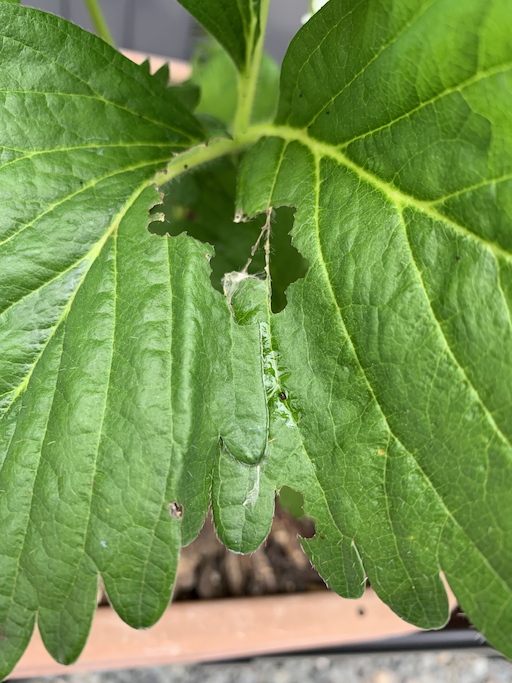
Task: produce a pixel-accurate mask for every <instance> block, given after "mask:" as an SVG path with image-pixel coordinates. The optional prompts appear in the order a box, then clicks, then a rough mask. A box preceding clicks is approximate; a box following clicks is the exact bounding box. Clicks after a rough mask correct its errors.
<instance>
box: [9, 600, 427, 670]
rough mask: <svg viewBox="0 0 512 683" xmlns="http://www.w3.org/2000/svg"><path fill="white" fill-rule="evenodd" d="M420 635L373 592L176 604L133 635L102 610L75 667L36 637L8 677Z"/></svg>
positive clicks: (140, 665) (220, 656) (113, 615)
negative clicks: (57, 659)
mask: <svg viewBox="0 0 512 683" xmlns="http://www.w3.org/2000/svg"><path fill="white" fill-rule="evenodd" d="M416 630H417V629H416V628H415V627H414V626H411V625H410V624H407V623H406V622H404V621H402V620H401V619H400V618H399V617H397V616H396V615H395V614H394V613H393V612H391V610H390V609H389V608H388V607H386V606H385V605H384V604H383V603H382V602H381V601H380V600H379V599H378V598H377V596H376V595H375V593H374V592H373V591H371V590H368V591H366V593H365V595H364V596H363V597H362V598H361V599H360V600H345V599H343V598H340V597H338V596H337V595H334V594H333V593H331V592H325V593H324V592H321V593H304V594H301V595H279V596H269V597H260V598H236V599H230V600H210V601H199V600H198V601H190V602H182V603H175V604H173V605H171V607H170V608H169V609H168V610H167V611H166V612H165V614H164V616H163V617H162V619H161V620H160V621H159V623H158V624H157V625H156V626H154V627H153V628H152V629H149V630H147V631H135V630H133V629H131V628H130V627H129V626H127V625H126V624H124V623H123V622H122V621H121V620H120V619H119V617H118V616H117V615H116V614H115V613H114V611H113V610H112V609H111V608H109V607H103V608H100V609H99V610H98V612H97V614H96V617H95V619H94V623H93V627H92V631H91V635H90V638H89V641H88V643H87V645H86V647H85V650H84V652H83V653H82V655H81V657H80V659H79V660H78V662H77V663H76V664H74V665H72V666H70V667H63V666H61V665H59V664H57V663H56V662H54V661H53V660H52V658H51V657H50V655H48V653H47V652H46V650H45V649H44V645H43V643H42V641H41V639H40V637H39V634H37V633H36V634H35V635H34V637H33V639H32V642H31V644H30V646H29V648H28V650H27V651H26V653H25V655H24V656H23V658H22V660H21V661H20V663H19V664H18V666H17V667H16V669H15V671H14V673H13V674H12V676H11V677H10V678H28V677H31V676H43V675H51V674H62V673H74V672H78V671H94V670H109V669H124V668H135V667H144V666H158V665H164V664H172V663H177V662H180V663H183V662H201V661H215V660H222V659H234V658H243V657H250V656H255V655H263V654H272V653H279V652H293V651H302V650H306V649H315V648H324V647H333V646H337V645H348V644H351V643H360V642H362V641H371V640H376V639H382V638H390V637H393V636H398V635H405V634H408V633H413V632H415V631H416Z"/></svg>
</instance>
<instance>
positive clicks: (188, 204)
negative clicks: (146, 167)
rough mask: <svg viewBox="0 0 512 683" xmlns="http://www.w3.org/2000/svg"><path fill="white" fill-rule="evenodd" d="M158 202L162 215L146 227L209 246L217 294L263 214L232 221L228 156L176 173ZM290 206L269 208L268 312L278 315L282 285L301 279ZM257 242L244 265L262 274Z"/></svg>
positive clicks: (232, 173)
mask: <svg viewBox="0 0 512 683" xmlns="http://www.w3.org/2000/svg"><path fill="white" fill-rule="evenodd" d="M161 190H162V191H163V192H164V201H163V205H159V206H158V207H155V210H154V213H155V214H162V213H163V215H164V220H163V221H162V222H155V223H152V224H151V225H150V226H149V231H150V232H151V233H154V234H156V235H166V234H169V235H172V236H176V235H179V234H181V233H182V232H186V233H188V234H189V235H191V236H192V237H195V238H196V239H198V240H200V241H201V242H207V243H208V244H211V245H212V246H213V247H214V248H215V257H214V258H213V259H212V260H211V267H212V276H211V279H212V284H213V286H214V287H215V288H216V289H218V290H219V291H220V292H222V284H221V281H222V278H223V276H224V275H225V273H229V272H231V271H235V270H236V271H239V270H241V269H242V268H243V267H244V266H245V264H246V262H247V259H248V258H249V256H250V254H251V249H252V247H253V245H254V244H255V242H256V240H257V239H258V235H259V234H260V231H261V228H262V227H263V225H264V222H265V216H264V215H263V216H258V217H257V218H255V219H254V220H252V221H249V222H247V223H234V222H233V216H234V207H235V194H236V167H235V165H234V164H233V163H232V162H231V161H230V160H229V159H220V160H218V161H216V162H214V163H212V164H210V165H209V166H208V167H207V168H202V169H199V170H198V171H195V172H194V173H188V174H186V175H183V176H181V177H180V178H179V179H176V180H174V181H172V182H171V183H169V184H168V185H166V186H164V187H162V188H161ZM294 214H295V209H292V208H289V207H281V208H279V209H277V210H276V211H275V215H274V217H273V220H272V233H271V263H270V272H271V276H272V310H273V311H274V313H278V312H279V311H281V310H282V309H283V308H284V307H285V306H286V295H285V290H286V288H287V287H288V286H289V285H290V284H291V283H292V282H295V281H296V280H298V279H300V278H302V277H304V275H305V274H306V271H307V268H308V266H307V261H306V260H305V259H304V258H302V256H301V255H300V254H299V252H298V251H297V250H296V249H295V247H294V246H293V245H292V243H291V238H290V235H289V232H290V231H291V229H292V227H293V220H294ZM264 267H265V259H264V252H263V244H262V245H261V249H259V250H258V252H257V253H256V255H255V257H254V260H253V262H252V264H251V266H250V268H249V272H250V273H251V274H263V272H264Z"/></svg>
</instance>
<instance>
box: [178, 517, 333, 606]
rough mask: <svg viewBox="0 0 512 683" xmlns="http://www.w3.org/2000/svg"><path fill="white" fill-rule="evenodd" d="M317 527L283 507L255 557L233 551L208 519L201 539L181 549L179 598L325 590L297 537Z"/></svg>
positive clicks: (309, 535)
mask: <svg viewBox="0 0 512 683" xmlns="http://www.w3.org/2000/svg"><path fill="white" fill-rule="evenodd" d="M297 534H300V535H301V536H303V537H311V536H313V534H314V526H313V523H312V522H311V521H310V520H309V519H308V518H303V519H301V520H297V519H295V518H294V517H293V516H292V515H291V514H290V513H289V512H288V511H287V510H283V509H282V508H280V507H279V506H277V509H276V515H275V518H274V522H273V524H272V529H271V531H270V534H269V535H268V537H267V540H266V541H265V543H264V544H263V545H262V546H261V547H260V548H258V550H256V552H254V553H252V554H251V555H238V554H235V553H232V552H230V551H229V550H227V549H226V548H225V547H224V546H223V545H222V543H221V542H220V541H219V539H218V538H217V535H216V533H215V529H214V527H213V524H212V521H211V518H210V517H208V519H207V520H206V523H205V525H204V527H203V530H202V531H201V533H200V534H199V536H198V538H197V539H196V540H195V541H194V542H193V543H191V544H190V545H189V546H188V547H186V548H183V550H182V551H181V558H180V563H179V566H178V577H177V581H176V588H175V591H174V598H173V599H174V600H194V599H212V598H228V597H239V596H251V595H269V594H272V593H298V592H303V591H313V590H325V589H326V588H325V584H324V582H323V581H322V579H321V578H320V577H319V575H318V574H317V572H316V571H315V570H314V569H313V567H312V566H311V564H310V562H309V560H308V558H307V556H306V555H305V554H304V551H303V550H302V547H301V545H300V543H299V540H298V538H297Z"/></svg>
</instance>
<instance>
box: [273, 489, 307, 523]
mask: <svg viewBox="0 0 512 683" xmlns="http://www.w3.org/2000/svg"><path fill="white" fill-rule="evenodd" d="M278 500H279V505H280V506H281V507H282V508H284V509H285V510H288V512H291V514H292V515H293V516H294V517H295V519H301V518H302V517H304V515H305V513H304V496H303V495H302V493H300V492H299V491H295V489H292V488H290V487H289V486H283V487H282V488H281V490H280V491H279V494H278Z"/></svg>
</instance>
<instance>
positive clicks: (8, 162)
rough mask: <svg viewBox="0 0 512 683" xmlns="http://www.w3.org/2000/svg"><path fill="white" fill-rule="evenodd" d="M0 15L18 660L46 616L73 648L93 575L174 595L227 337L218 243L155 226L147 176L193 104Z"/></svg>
mask: <svg viewBox="0 0 512 683" xmlns="http://www.w3.org/2000/svg"><path fill="white" fill-rule="evenodd" d="M0 27H1V28H0V51H1V53H2V69H1V71H0V97H1V100H2V102H1V106H0V161H1V165H0V216H1V221H0V394H1V397H0V411H1V418H0V492H1V495H0V528H1V530H2V532H1V534H0V558H1V559H0V634H1V637H0V674H2V675H5V674H6V673H8V672H9V670H10V669H11V668H12V666H13V665H14V664H15V663H16V661H17V659H18V658H19V656H20V654H21V653H22V652H23V649H24V647H25V646H26V644H27V642H28V639H29V638H30V635H31V632H32V629H33V626H34V622H35V617H36V614H37V621H38V626H39V629H40V631H41V634H42V636H43V639H44V642H45V644H46V646H47V648H48V649H49V651H50V652H51V653H52V654H53V656H54V657H56V658H57V659H58V660H59V661H62V662H69V661H72V660H73V659H75V658H76V657H77V656H78V654H79V653H80V651H81V649H82V647H83V644H84V642H85V638H86V636H87V632H88V629H89V625H90V621H91V618H92V614H93V612H94V609H95V604H96V592H97V577H98V573H99V572H101V574H102V576H103V579H104V582H105V585H106V588H107V591H108V594H109V598H110V600H111V601H112V603H113V604H114V606H115V608H116V609H117V611H118V612H119V614H120V615H121V616H122V618H123V619H125V620H126V621H128V622H129V623H131V624H132V625H134V626H139V627H143V626H148V625H150V624H152V623H154V621H155V620H156V619H157V618H158V617H159V616H160V614H161V612H162V610H163V609H164V608H165V607H166V605H167V603H168V600H169V597H170V593H171V589H172V585H173V581H174V574H175V568H176V561H177V557H178V551H179V547H180V544H181V543H186V542H189V541H190V540H191V539H192V538H193V537H194V536H195V534H196V533H197V531H198V530H199V528H200V526H201V524H202V520H203V517H204V514H205V510H206V506H207V504H208V496H209V476H210V471H211V469H212V466H213V461H214V457H215V450H216V449H217V442H218V431H217V428H216V427H215V426H214V425H213V423H212V420H211V419H210V416H209V412H208V410H209V408H208V403H207V402H205V401H204V399H203V396H204V392H206V394H208V393H209V386H210V384H211V382H212V381H213V378H214V377H216V375H218V376H219V377H220V378H221V379H222V369H221V370H219V371H217V370H216V367H215V364H216V361H215V359H217V358H219V359H221V358H223V355H224V353H223V352H220V351H219V350H218V349H216V348H215V344H216V343H217V339H218V337H217V336H216V335H215V334H211V335H206V336H203V334H202V329H205V328H207V329H211V330H212V331H215V330H216V329H219V328H221V329H222V328H225V327H226V324H227V320H228V318H227V309H226V307H225V304H224V302H223V301H222V298H221V296H220V295H219V294H218V293H216V292H214V291H213V290H212V288H211V285H210V282H209V266H208V259H209V258H210V257H211V250H209V249H208V248H206V247H204V246H202V245H199V244H198V243H197V242H194V241H193V240H192V239H191V238H188V237H186V236H182V237H179V238H177V239H172V240H170V239H163V238H158V237H156V236H154V235H151V234H150V233H149V232H148V231H147V230H146V225H147V223H148V220H149V215H148V212H149V209H150V208H151V207H152V206H154V205H155V203H157V202H158V201H159V199H160V198H159V195H158V193H157V192H156V191H155V189H154V188H151V187H148V181H149V180H150V179H151V178H152V176H153V175H154V173H155V171H157V170H159V169H161V168H162V167H163V166H165V164H166V162H167V161H168V159H169V158H170V156H171V155H172V154H173V153H174V152H176V151H179V150H180V149H182V148H183V147H186V146H189V145H190V144H191V143H192V142H194V141H197V140H198V139H199V138H200V137H201V136H202V135H203V133H202V131H201V128H200V126H199V125H198V124H197V122H196V121H195V119H194V118H193V117H192V116H191V115H190V114H188V113H187V111H186V110H185V109H184V108H183V107H182V105H180V104H179V102H178V101H177V100H176V99H175V98H174V97H173V96H172V94H170V93H169V91H168V90H167V89H166V88H165V87H164V86H161V85H159V83H158V81H157V80H156V79H154V78H152V77H151V76H149V74H147V73H145V72H144V70H143V69H140V68H139V67H137V66H136V65H134V64H132V63H131V62H129V61H128V60H126V59H125V58H124V57H122V56H121V55H119V54H118V53H116V52H115V51H114V50H113V49H112V48H110V47H109V46H108V45H106V44H105V43H103V42H102V41H101V40H99V39H97V38H95V37H94V36H91V35H89V34H87V33H85V32H84V31H82V30H80V29H78V28H77V27H75V26H72V25H70V24H68V23H66V22H64V21H62V20H60V19H57V18H56V17H54V16H51V15H47V14H43V13H41V12H37V11H35V10H30V9H27V8H20V7H17V6H16V5H13V4H10V3H9V4H7V3H2V4H0ZM21 57H23V63H22V62H21V61H20V60H21ZM219 362H220V361H219ZM191 377H193V378H194V381H193V382H191V379H190V378H191ZM185 457H186V460H185ZM192 500H193V501H194V504H193V505H188V502H190V501H192ZM185 501H186V502H185ZM171 504H172V505H171ZM183 505H184V506H185V509H184V510H182V509H181V508H180V506H183Z"/></svg>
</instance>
